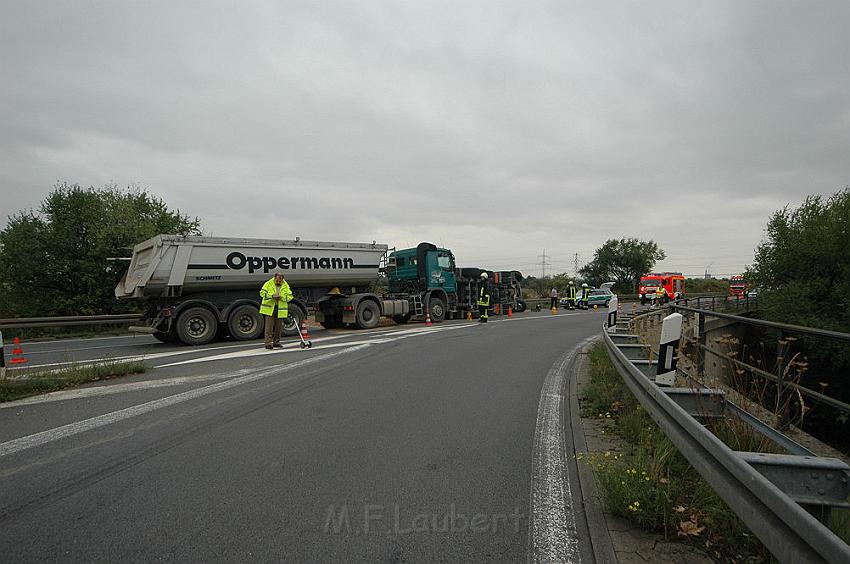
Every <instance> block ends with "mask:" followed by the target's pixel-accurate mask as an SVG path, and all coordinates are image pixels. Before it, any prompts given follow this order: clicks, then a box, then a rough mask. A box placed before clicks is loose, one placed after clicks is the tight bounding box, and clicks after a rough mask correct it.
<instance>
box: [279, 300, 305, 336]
mask: <svg viewBox="0 0 850 564" xmlns="http://www.w3.org/2000/svg"><path fill="white" fill-rule="evenodd" d="M305 319H307V312H305V311H304V310H303V309H301V308H300V307H298V306H296V305H292V306H290V307H289V317H287V318H286V319H284V320H283V327H281V333H283V334H284V335H286V336H287V337H292V336H293V335H297V334H298V333H300V332H301V326H302V325H303V324H304V320H305Z"/></svg>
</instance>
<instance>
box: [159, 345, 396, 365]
mask: <svg viewBox="0 0 850 564" xmlns="http://www.w3.org/2000/svg"><path fill="white" fill-rule="evenodd" d="M388 340H389V339H370V340H367V341H350V342H348V341H347V342H345V343H332V344H330V345H323V346H322V349H333V348H338V347H350V346H355V345H374V344H378V343H386V342H387V341H388ZM308 350H312V349H304V350H303V351H302V349H301V348H300V347H286V348H283V349H276V350H271V351H269V350H266V349H260V350H257V349H252V350H250V351H236V352H231V353H225V354H219V355H216V356H204V357H201V358H190V359H189V360H181V361H179V362H171V363H169V364H160V365H157V366H155V367H154V368H168V367H170V366H183V365H185V364H196V363H199V362H212V361H216V360H232V359H234V358H250V357H252V356H267V355H276V354H282V353H295V352H307V351H308Z"/></svg>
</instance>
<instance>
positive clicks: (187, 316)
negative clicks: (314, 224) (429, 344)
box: [115, 235, 524, 345]
mask: <svg viewBox="0 0 850 564" xmlns="http://www.w3.org/2000/svg"><path fill="white" fill-rule="evenodd" d="M475 270H476V271H477V274H480V272H482V270H480V269H475ZM470 271H471V269H457V268H456V267H455V259H454V255H453V254H452V253H451V251H450V250H449V249H444V248H439V247H437V246H435V245H433V244H431V243H421V244H419V245H418V246H417V247H415V248H412V249H403V250H397V251H392V252H389V247H388V245H382V244H377V243H375V242H372V243H343V242H322V241H302V240H301V239H299V238H296V239H295V240H276V239H245V238H227V237H200V236H180V235H157V236H155V237H152V238H151V239H148V240H147V241H144V242H142V243H139V244H138V245H136V246H135V247H134V248H133V256H132V258H131V259H130V266H129V268H128V270H127V272H126V273H125V274H124V276H123V277H122V278H121V280H120V281H119V283H118V285H117V286H116V288H115V296H116V297H117V298H118V299H132V298H143V299H144V300H145V301H146V306H147V311H146V314H145V324H144V325H140V326H135V327H131V331H134V332H139V333H150V334H152V335H153V336H154V337H156V338H157V339H159V340H160V341H163V342H183V343H185V344H189V345H201V344H205V343H208V342H210V341H211V340H212V339H214V338H215V337H216V336H219V337H222V336H228V335H229V336H230V337H232V338H234V339H237V340H250V339H256V338H259V337H260V336H261V335H262V333H263V319H262V317H261V316H260V314H259V301H260V298H259V288H260V287H261V286H262V284H263V283H264V282H265V281H266V280H268V279H269V278H271V276H272V274H273V273H274V272H281V273H282V274H283V275H284V278H285V279H286V281H287V283H288V284H289V286H290V288H291V289H292V292H293V295H294V299H293V300H292V302H290V304H289V317H288V318H287V319H286V320H285V322H284V326H283V331H284V333H285V334H287V335H294V334H295V333H296V332H297V331H299V328H300V326H301V324H302V323H303V321H304V319H306V317H307V315H308V312H309V311H311V310H312V311H313V312H315V317H316V320H317V321H318V322H319V323H321V324H322V325H323V326H324V327H326V328H334V327H341V326H344V325H355V326H357V327H360V328H363V329H370V328H373V327H376V326H377V325H378V323H379V321H380V318H381V317H384V316H386V317H391V318H392V319H394V320H395V321H396V322H399V323H405V322H407V321H409V320H411V319H414V318H418V319H424V318H425V317H426V316H430V318H431V320H432V322H434V323H439V322H441V321H443V320H444V319H447V318H452V317H460V316H463V315H465V314H466V313H472V312H473V310H475V314H476V315H477V291H478V286H477V285H476V286H475V288H474V289H473V288H472V287H471V286H470V281H469V280H468V279H469V278H470V277H469V276H468V274H469V273H470ZM493 274H494V276H493V277H492V278H493V279H494V280H495V281H494V282H493V283H492V293H494V294H496V295H498V296H499V300H501V301H499V302H494V303H499V305H501V304H502V303H504V304H507V305H511V306H512V307H513V308H514V310H515V311H521V310H522V309H524V303H523V302H522V300H521V287H520V281H521V280H522V275H521V274H520V273H518V272H510V273H508V274H509V276H507V277H505V276H501V274H504V273H501V272H500V273H493ZM496 274H498V275H496ZM382 276H386V278H387V283H388V291H387V292H386V293H385V294H379V293H378V292H377V291H376V287H377V282H378V280H379V278H380V277H382ZM480 283H481V282H480V280H478V279H476V284H480ZM473 290H474V295H475V302H474V304H475V305H474V307H473V301H472V298H471V297H470V296H471V293H472V292H473Z"/></svg>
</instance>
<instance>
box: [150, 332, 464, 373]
mask: <svg viewBox="0 0 850 564" xmlns="http://www.w3.org/2000/svg"><path fill="white" fill-rule="evenodd" d="M473 326H474V324H463V325H453V326H447V327H429V328H427V329H408V330H406V331H396V332H392V333H380V334H381V335H386V336H385V337H384V336H382V337H377V338H374V339H363V340H360V341H346V342H344V343H333V344H330V345H326V344H324V343H325V342H327V341H329V340H330V338H328V339H322V340H321V341H313V344H314V345H315V346H317V347H318V346H321V348H323V349H329V348H334V347H348V346H352V345H363V344H369V345H377V344H381V343H391V342H394V341H400V340H401V339H407V338H410V337H423V336H426V335H433V334H434V333H440V332H443V331H452V330H454V329H464V328H466V327H473ZM309 350H312V349H309ZM293 352H302V349H301V347H300V345H287V346H285V347H284V348H282V349H277V350H271V351H270V350H266V349H252V350H249V351H236V352H230V353H224V354H219V355H215V356H203V357H199V358H190V359H188V360H181V361H178V362H171V363H168V364H160V365H157V366H155V367H154V368H168V367H171V366H182V365H185V364H197V363H199V362H214V361H219V360H233V359H236V358H250V357H255V356H266V355H275V354H281V353H293Z"/></svg>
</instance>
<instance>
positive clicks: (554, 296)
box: [549, 288, 558, 309]
mask: <svg viewBox="0 0 850 564" xmlns="http://www.w3.org/2000/svg"><path fill="white" fill-rule="evenodd" d="M549 301H550V302H552V303H551V304H549V309H555V308H556V307H558V289H557V288H552V291H551V292H549Z"/></svg>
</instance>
